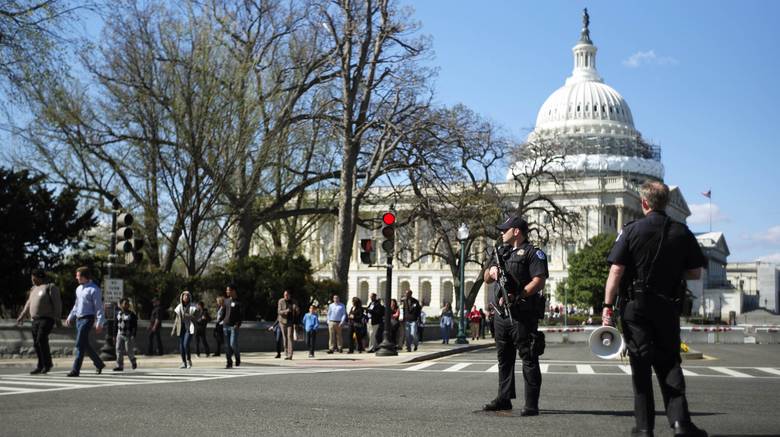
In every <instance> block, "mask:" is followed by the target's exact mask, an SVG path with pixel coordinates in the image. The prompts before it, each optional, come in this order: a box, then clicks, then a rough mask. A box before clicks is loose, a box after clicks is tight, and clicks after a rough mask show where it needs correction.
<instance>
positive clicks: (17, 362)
mask: <svg viewBox="0 0 780 437" xmlns="http://www.w3.org/2000/svg"><path fill="white" fill-rule="evenodd" d="M454 341H455V340H454V339H453V340H451V341H450V344H441V342H440V341H436V340H432V341H427V342H425V343H422V344H420V346H419V347H418V349H417V351H415V352H405V351H403V352H401V351H399V352H398V355H397V356H391V357H378V356H376V354H369V353H362V354H361V353H358V352H357V351H356V352H355V353H352V354H348V353H347V351H346V350H345V351H344V352H343V353H338V352H336V353H333V354H328V353H327V352H326V351H325V350H318V351H315V358H308V355H309V354H308V352H307V351H305V350H303V343H296V347H301V349H300V350H298V349H297V348H296V350H295V353H294V355H293V359H292V361H290V360H285V359H281V358H279V359H277V358H274V357H275V356H276V353H274V352H247V353H242V354H241V366H242V367H243V366H247V365H248V366H300V367H314V366H320V367H344V366H348V367H375V366H387V365H396V364H403V363H416V362H420V361H426V360H432V359H435V358H440V357H444V356H448V355H454V354H459V353H463V352H468V351H472V350H477V349H484V348H488V347H491V346H494V345H495V342H494V341H493V339H492V338H488V339H485V340H476V341H471V340H469V344H465V345H459V344H455V343H454ZM136 357H137V359H138V368H139V369H153V368H178V367H179V365H180V364H181V357H180V356H179V355H178V354H168V355H161V356H146V355H140V354H139V355H136ZM36 363H37V360H36V359H34V358H33V359H30V358H16V359H2V360H0V369H7V368H30V369H32V368H34V367H35V365H36ZM72 363H73V357H72V356H69V357H55V358H54V368H55V369H69V368H70V366H71V364H72ZM192 364H193V367H197V368H224V367H225V356H224V354H222V355H220V356H219V357H209V358H206V357H205V355H204V356H201V357H200V358H199V357H197V356H196V355H195V354H194V353H193V354H192ZM114 366H115V363H114V362H113V361H111V362H106V368H107V369H108V370H110V369H112V368H113V367H114ZM91 367H92V363H91V362H90V360H89V358H87V359H85V360H84V369H86V370H89V369H90V368H91ZM125 367H126V368H128V369H129V368H130V363H129V360H127V357H125Z"/></svg>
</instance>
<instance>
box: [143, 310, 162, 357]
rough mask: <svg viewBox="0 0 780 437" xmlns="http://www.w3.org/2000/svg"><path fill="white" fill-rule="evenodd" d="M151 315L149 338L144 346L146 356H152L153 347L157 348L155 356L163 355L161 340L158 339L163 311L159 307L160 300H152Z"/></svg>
mask: <svg viewBox="0 0 780 437" xmlns="http://www.w3.org/2000/svg"><path fill="white" fill-rule="evenodd" d="M152 306H153V308H152V314H151V315H150V316H149V338H148V341H147V343H146V344H147V346H146V355H154V354H155V353H154V349H155V346H157V355H162V354H163V346H162V339H161V338H160V327H161V326H162V319H163V309H162V307H160V299H159V298H158V297H155V298H154V299H152Z"/></svg>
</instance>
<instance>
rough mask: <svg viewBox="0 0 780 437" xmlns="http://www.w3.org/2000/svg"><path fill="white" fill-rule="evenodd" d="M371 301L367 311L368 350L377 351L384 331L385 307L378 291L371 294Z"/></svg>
mask: <svg viewBox="0 0 780 437" xmlns="http://www.w3.org/2000/svg"><path fill="white" fill-rule="evenodd" d="M369 299H370V300H371V302H370V303H369V304H368V308H367V309H366V312H367V313H368V326H367V328H368V351H369V352H376V350H377V349H378V348H379V343H381V342H382V332H383V331H384V329H383V328H384V322H385V307H384V306H383V305H382V302H380V301H379V299H377V297H376V293H371V295H370V296H369Z"/></svg>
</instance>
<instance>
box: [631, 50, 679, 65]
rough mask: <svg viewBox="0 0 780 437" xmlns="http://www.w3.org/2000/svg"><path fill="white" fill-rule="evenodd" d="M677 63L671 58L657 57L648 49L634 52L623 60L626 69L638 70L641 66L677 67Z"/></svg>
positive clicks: (653, 51)
mask: <svg viewBox="0 0 780 437" xmlns="http://www.w3.org/2000/svg"><path fill="white" fill-rule="evenodd" d="M677 64H679V61H677V59H674V58H672V57H671V56H658V55H656V54H655V50H653V49H650V50H648V51H646V52H642V51H639V52H636V53H634V54H633V55H631V56H629V57H628V59H624V60H623V65H625V66H626V67H628V68H639V67H640V66H642V65H677Z"/></svg>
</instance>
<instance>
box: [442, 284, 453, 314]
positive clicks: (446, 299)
mask: <svg viewBox="0 0 780 437" xmlns="http://www.w3.org/2000/svg"><path fill="white" fill-rule="evenodd" d="M439 304H440V305H441V306H442V307H443V306H444V305H447V304H452V306H453V309H454V308H455V305H454V304H455V301H454V300H453V293H452V282H451V281H445V282H443V283H442V284H441V302H440V303H439Z"/></svg>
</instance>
